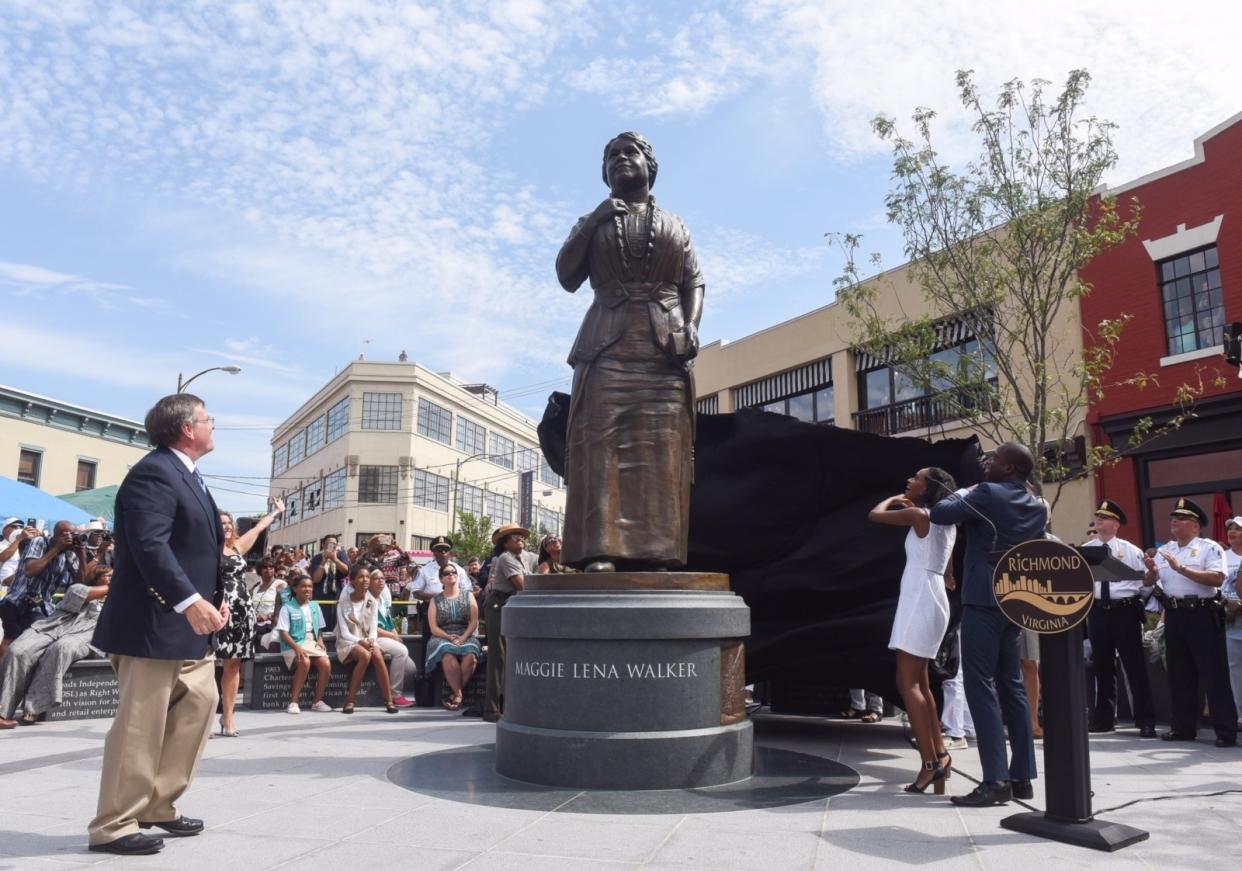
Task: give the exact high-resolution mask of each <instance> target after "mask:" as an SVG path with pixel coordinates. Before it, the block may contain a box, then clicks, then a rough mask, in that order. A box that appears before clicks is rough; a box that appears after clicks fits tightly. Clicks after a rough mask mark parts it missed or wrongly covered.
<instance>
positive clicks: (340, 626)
mask: <svg viewBox="0 0 1242 871" xmlns="http://www.w3.org/2000/svg"><path fill="white" fill-rule="evenodd" d="M349 583H350V589H349V590H348V591H346V592H344V593H342V594H341V598H340V599H339V600H338V601H337V603H336V658H337V659H338V660H340V661H341V662H342V663H344V664H346V665H349V664H352V665H353V667H354V671H353V673H352V674H351V675H350V676H349V689H348V690H347V691H346V693H345V705H344V707H342V708H341V713H342V714H352V713H353V712H354V699H355V698H357V696H358V687H360V686H362V679H363V678H364V677H366V673H367V667H368V666H370V667H371V668H373V669H374V670H375V681H376V683H378V684H379V689H380V696H381V697H382V698H383V699H384V709H385V710H386V711H388V713H390V714H395V713H397V706H396V705H394V704H393V703H392V686H391V685H390V684H389V682H388V668H387V666H386V665H385V664H384V652H383V651H382V650H381V649H380V646H379V643H378V642H377V640H376V639H377V638H378V637H379V602H378V601H377V600H376V598H375V597H374V596H372V595H371V593H370V591H369V590H368V589H367V588H368V587H369V586H370V585H371V573H370V571H369V570H368V569H367V567H366V566H365V565H355V566H353V568H351V569H350V572H349Z"/></svg>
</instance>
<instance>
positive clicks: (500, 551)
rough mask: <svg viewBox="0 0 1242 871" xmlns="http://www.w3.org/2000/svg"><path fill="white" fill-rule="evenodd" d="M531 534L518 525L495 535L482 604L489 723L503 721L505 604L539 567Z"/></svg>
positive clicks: (485, 713) (485, 716)
mask: <svg viewBox="0 0 1242 871" xmlns="http://www.w3.org/2000/svg"><path fill="white" fill-rule="evenodd" d="M529 535H530V530H529V529H526V528H524V527H521V526H518V525H517V524H516V523H506V524H505V525H504V526H501V527H500V528H499V529H497V530H496V531H495V532H493V533H492V555H493V557H494V559H493V560H492V573H491V577H490V580H489V582H488V588H487V598H486V599H485V600H484V601H483V619H484V620H486V621H487V623H486V625H487V697H486V700H485V701H484V703H483V719H484V720H486V721H487V722H489V723H495V722H496V721H497V720H499V719H500V711H501V697H502V696H503V695H504V691H505V642H504V637H503V635H502V634H501V633H502V632H503V631H504V630H503V629H502V620H503V613H504V609H505V602H507V601H509V597H510V596H512V595H514V594H515V593H520V592H522V587H523V586H524V585H525V583H526V576H527V575H533V574H535V572H536V571H538V568H539V566H538V562H537V561H536V559H535V555H534V554H533V553H530V552H528V551H527V550H526V538H527V536H529Z"/></svg>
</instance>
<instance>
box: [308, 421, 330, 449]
mask: <svg viewBox="0 0 1242 871" xmlns="http://www.w3.org/2000/svg"><path fill="white" fill-rule="evenodd" d="M326 432H327V421H326V420H325V418H324V415H322V414H321V415H319V417H317V418H315V419H314V420H312V421H311V423H310V426H308V427H307V428H306V456H308V457H309V456H310V455H311V454H313V453H315V451H317V450H319V449H320V448H322V447H323V446H324V434H325V433H326Z"/></svg>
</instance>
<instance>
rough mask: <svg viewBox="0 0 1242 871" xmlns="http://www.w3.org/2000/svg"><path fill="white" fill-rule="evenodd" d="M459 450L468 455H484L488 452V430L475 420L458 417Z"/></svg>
mask: <svg viewBox="0 0 1242 871" xmlns="http://www.w3.org/2000/svg"><path fill="white" fill-rule="evenodd" d="M457 450H459V451H463V452H464V453H467V454H481V453H483V452H484V451H486V450H487V430H486V429H485V428H483V427H482V426H480V425H479V424H477V423H475V422H474V421H473V420H467V419H466V418H464V417H462V416H461V415H458V416H457Z"/></svg>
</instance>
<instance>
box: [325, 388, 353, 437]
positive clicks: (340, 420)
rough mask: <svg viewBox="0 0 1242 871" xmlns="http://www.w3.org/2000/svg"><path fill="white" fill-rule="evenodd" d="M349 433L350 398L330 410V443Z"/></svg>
mask: <svg viewBox="0 0 1242 871" xmlns="http://www.w3.org/2000/svg"><path fill="white" fill-rule="evenodd" d="M347 432H349V397H348V396H346V397H345V398H344V399H342V400H341V401H340V402H338V403H337V404H336V405H334V406H332V407H331V408H329V409H328V441H329V442H334V441H336V440H337V439H339V438H340V437H341V436H343V435H345V433H347Z"/></svg>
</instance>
